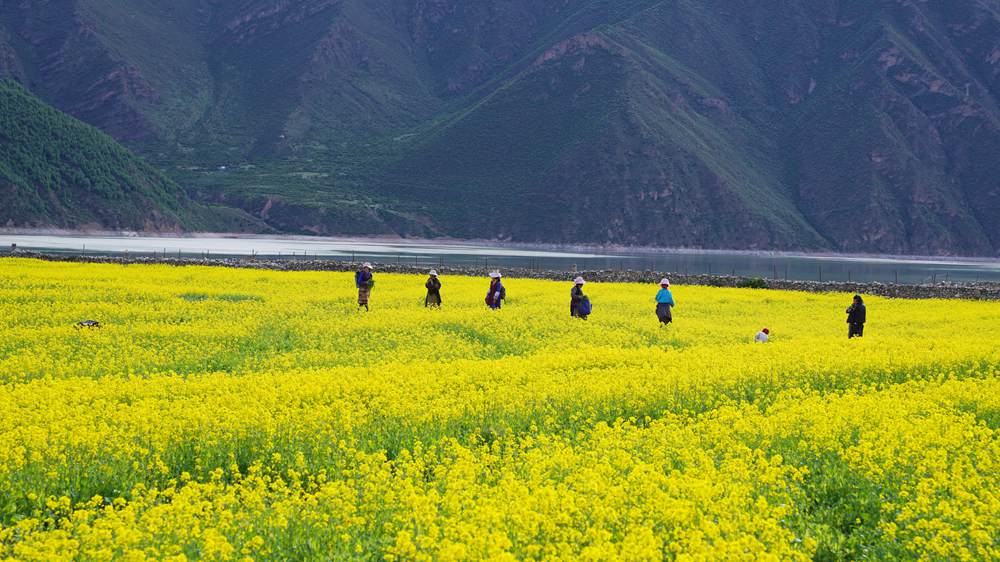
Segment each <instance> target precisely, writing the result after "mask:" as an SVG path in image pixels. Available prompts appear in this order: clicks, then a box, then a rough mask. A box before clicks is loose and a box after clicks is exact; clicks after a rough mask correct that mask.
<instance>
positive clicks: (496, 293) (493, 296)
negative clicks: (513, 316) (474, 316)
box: [486, 271, 507, 310]
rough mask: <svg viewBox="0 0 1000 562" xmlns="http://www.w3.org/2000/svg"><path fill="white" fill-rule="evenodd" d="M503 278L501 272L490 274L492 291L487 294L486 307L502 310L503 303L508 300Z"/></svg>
mask: <svg viewBox="0 0 1000 562" xmlns="http://www.w3.org/2000/svg"><path fill="white" fill-rule="evenodd" d="M502 278H503V276H502V275H500V272H499V271H494V272H492V273H490V290H489V292H488V293H486V306H488V307H490V308H491V309H493V310H500V307H502V306H503V301H504V300H506V299H507V289H505V288H504V286H503V281H502Z"/></svg>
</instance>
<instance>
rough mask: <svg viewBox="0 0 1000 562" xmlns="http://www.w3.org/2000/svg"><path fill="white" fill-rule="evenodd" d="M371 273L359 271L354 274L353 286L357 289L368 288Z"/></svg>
mask: <svg viewBox="0 0 1000 562" xmlns="http://www.w3.org/2000/svg"><path fill="white" fill-rule="evenodd" d="M371 280H372V272H370V271H365V270H361V271H359V272H357V273H355V274H354V285H355V286H356V287H357V288H359V289H362V288H370V284H371Z"/></svg>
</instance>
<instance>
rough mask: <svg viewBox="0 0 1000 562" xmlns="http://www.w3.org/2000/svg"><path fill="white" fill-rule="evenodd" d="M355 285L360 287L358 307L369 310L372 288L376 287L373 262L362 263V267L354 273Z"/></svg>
mask: <svg viewBox="0 0 1000 562" xmlns="http://www.w3.org/2000/svg"><path fill="white" fill-rule="evenodd" d="M354 285H355V286H356V287H357V288H358V308H361V307H364V309H365V310H366V311H367V310H368V299H369V298H370V297H371V294H372V288H373V287H375V277H374V276H373V275H372V264H370V263H368V262H365V263H363V264H361V269H359V270H358V272H357V273H355V274H354Z"/></svg>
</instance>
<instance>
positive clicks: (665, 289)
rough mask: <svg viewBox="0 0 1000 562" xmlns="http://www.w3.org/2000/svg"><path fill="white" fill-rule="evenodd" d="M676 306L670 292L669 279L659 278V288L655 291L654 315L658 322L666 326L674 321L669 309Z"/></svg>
mask: <svg viewBox="0 0 1000 562" xmlns="http://www.w3.org/2000/svg"><path fill="white" fill-rule="evenodd" d="M674 306H676V304H675V303H674V295H673V293H671V292H670V280H669V279H667V278H666V277H664V278H663V279H662V280H660V290H659V292H657V293H656V317H657V318H659V320H660V324H662V325H664V326H666V325H667V324H670V323H671V322H673V321H674V315H673V312H672V311H671V309H672V308H673V307H674Z"/></svg>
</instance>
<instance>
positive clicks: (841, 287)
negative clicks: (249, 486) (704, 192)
mask: <svg viewBox="0 0 1000 562" xmlns="http://www.w3.org/2000/svg"><path fill="white" fill-rule="evenodd" d="M0 258H17V259H38V260H44V261H50V262H64V263H96V264H111V265H170V266H177V267H187V266H204V267H227V268H238V269H263V270H272V271H289V272H291V271H329V272H351V271H354V270H355V269H357V267H358V265H359V264H358V263H356V262H350V261H344V260H333V259H319V260H317V259H302V258H299V259H294V258H292V259H289V258H286V259H278V258H274V259H272V258H253V257H245V258H162V257H141V256H140V257H129V256H83V255H75V254H49V253H44V252H27V251H20V250H18V251H14V252H11V251H9V250H4V251H0ZM436 269H437V270H438V272H439V273H440V274H441V275H442V276H447V275H454V276H463V277H483V278H485V277H486V275H487V274H488V273H489V271H490V269H488V268H485V267H475V266H454V265H445V266H440V267H437V268H436ZM376 270H377V271H379V272H381V273H402V274H412V275H424V274H426V273H427V267H426V266H413V265H403V264H378V265H377V266H376ZM504 273H505V275H506V277H507V278H509V279H544V280H551V281H565V282H567V283H568V282H570V280H571V279H573V278H574V277H576V276H577V275H582V276H583V277H584V278H586V279H587V280H588V281H590V282H595V283H645V284H655V283H656V282H657V281H658V280H659V279H660V278H661V277H662V276H664V275H666V276H669V277H670V279H671V280H672V281H673V282H674V284H676V285H678V286H683V285H700V286H707V287H723V288H743V289H746V290H780V291H798V292H808V293H860V294H864V295H871V296H881V297H887V298H899V299H951V300H984V301H1000V283H996V282H980V283H961V284H952V283H936V284H919V285H906V284H895V283H865V282H842V281H791V280H783V279H761V278H755V277H747V276H740V275H735V276H733V275H708V274H696V275H684V274H680V273H676V272H669V271H632V270H626V271H616V270H594V271H585V270H580V271H560V270H548V269H525V268H516V267H510V268H507V267H505V268H504ZM751 283H753V284H762V285H760V286H755V287H751V286H749V285H750V284H751Z"/></svg>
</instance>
